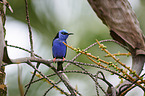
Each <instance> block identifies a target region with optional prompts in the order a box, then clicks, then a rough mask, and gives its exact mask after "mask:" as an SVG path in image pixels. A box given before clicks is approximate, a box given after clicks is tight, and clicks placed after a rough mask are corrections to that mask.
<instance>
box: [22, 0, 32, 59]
mask: <svg viewBox="0 0 145 96" xmlns="http://www.w3.org/2000/svg"><path fill="white" fill-rule="evenodd" d="M24 1H25V8H26V9H25V10H26V20H27V24H28V29H29V38H30V46H31V57H34V49H33V40H32V31H31V26H30V19H29V11H28V2H27V0H24Z"/></svg>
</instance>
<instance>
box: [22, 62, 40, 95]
mask: <svg viewBox="0 0 145 96" xmlns="http://www.w3.org/2000/svg"><path fill="white" fill-rule="evenodd" d="M39 65H40V63H39V62H37V65H36V68H37V69H38V67H39ZM36 72H37V71H36V70H34V72H33V75H32V77H31V80H30V82H29V84H28V86H27V88H26V91H25V94H24V96H26V94H27V92H28V90H29V88H30V86H31V84H32V81H33V79H34V77H35V74H36Z"/></svg>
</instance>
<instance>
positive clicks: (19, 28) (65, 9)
mask: <svg viewBox="0 0 145 96" xmlns="http://www.w3.org/2000/svg"><path fill="white" fill-rule="evenodd" d="M129 1H130V3H131V5H132V7H133V9H134V11H135V13H136V15H137V18H138V20H139V22H140V26H141V29H142V30H143V32H145V27H144V26H145V19H144V17H145V12H144V10H145V1H144V0H129ZM8 2H9V3H10V5H11V6H12V8H13V11H14V12H13V13H11V12H10V11H9V10H7V20H6V25H5V26H6V40H7V41H8V44H12V45H17V46H21V47H24V48H26V49H30V47H29V46H30V44H29V34H28V28H27V24H26V15H25V3H24V0H8ZM28 4H29V15H30V21H31V27H32V30H33V40H34V52H35V53H37V54H39V55H40V56H42V57H43V58H44V59H52V51H51V47H52V40H53V38H54V37H55V35H56V34H57V32H58V31H59V30H61V29H66V30H67V31H69V32H73V33H74V35H73V36H70V37H69V38H68V44H69V45H72V46H73V47H76V48H78V47H79V48H81V49H85V48H86V47H88V46H89V45H91V44H92V43H94V42H95V40H96V39H98V40H104V39H111V36H110V35H109V30H108V28H107V27H106V26H105V25H103V23H102V22H101V20H100V19H99V18H98V17H97V16H96V14H95V13H94V12H93V10H92V9H91V7H90V5H89V3H88V2H87V0H28ZM104 44H105V45H106V46H107V48H108V50H109V51H110V52H111V53H117V52H118V51H120V52H127V51H126V50H124V49H123V48H121V47H120V46H118V45H117V44H114V43H104ZM67 51H68V52H67V57H66V59H68V60H71V59H72V58H73V57H74V56H75V55H76V53H75V52H74V51H72V50H70V49H68V50H67ZM8 52H9V56H10V58H12V59H15V58H20V57H26V56H30V54H28V53H26V52H24V51H21V50H19V49H15V48H10V47H8ZM89 52H91V53H92V54H93V55H95V56H100V57H101V58H102V59H104V60H107V61H111V60H110V58H104V55H105V53H104V52H102V51H100V49H99V48H98V46H94V47H93V48H91V49H90V50H89ZM119 58H120V60H121V61H122V62H123V63H126V64H127V66H131V57H119ZM77 61H81V62H87V63H92V62H90V61H89V60H88V59H86V56H83V55H81V56H80V57H79V58H78V59H77ZM34 64H35V63H34ZM54 65H55V64H54ZM64 65H66V64H64ZM18 66H19V68H20V69H21V71H18ZM85 68H86V67H85ZM39 69H40V70H41V71H42V72H43V73H44V74H51V73H53V72H52V71H51V70H49V68H48V67H46V66H44V65H41V66H40V68H39ZM68 69H71V70H72V69H74V70H77V69H78V68H76V67H75V66H73V65H71V66H69V67H68ZM87 69H88V70H89V71H90V72H92V73H96V72H97V71H98V70H99V69H94V68H87ZM32 71H33V69H32V68H31V67H29V66H28V65H26V64H20V65H16V64H15V65H9V66H6V85H7V86H8V96H20V92H19V88H18V73H20V75H21V82H22V84H23V86H25V85H26V84H27V83H28V82H29V80H30V78H31V75H32V74H31V73H30V72H32ZM103 72H104V74H105V75H106V78H107V79H108V80H109V82H112V83H113V85H114V86H116V85H117V84H118V83H119V82H120V80H119V79H118V77H117V76H110V75H108V73H107V72H105V71H103ZM109 74H110V73H109ZM67 76H68V78H69V79H70V83H71V85H72V86H73V87H76V86H77V87H78V91H80V92H81V93H82V94H83V96H95V95H96V92H95V85H94V82H93V81H92V80H91V79H90V78H89V77H88V76H85V75H80V74H67ZM51 79H52V80H53V81H57V80H58V78H57V77H56V76H54V77H52V78H51ZM100 83H101V85H103V88H104V89H106V87H105V84H104V83H103V82H100ZM59 86H60V87H62V88H64V89H66V88H65V87H64V85H63V84H62V83H60V84H59ZM49 87H50V85H49V84H47V83H46V82H43V81H41V82H38V83H35V84H33V85H32V86H31V87H30V89H29V92H28V95H27V96H42V95H43V94H44V93H45V92H46V90H47V89H48V88H49ZM24 90H25V88H24ZM135 91H137V92H135ZM137 95H138V96H143V91H142V90H140V89H139V88H135V89H134V90H133V91H131V92H130V93H128V94H127V95H126V96H137ZM47 96H64V95H61V94H60V92H59V91H58V90H56V89H53V90H51V91H50V92H49V93H48V94H47Z"/></svg>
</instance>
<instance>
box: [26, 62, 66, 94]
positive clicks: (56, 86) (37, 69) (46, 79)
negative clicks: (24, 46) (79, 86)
mask: <svg viewBox="0 0 145 96" xmlns="http://www.w3.org/2000/svg"><path fill="white" fill-rule="evenodd" d="M27 64H29V65H30V66H31V67H32V68H34V69H35V70H36V71H37V72H38V73H39V74H40V75H41V76H42V77H43V78H45V79H46V80H48V81H49V82H50V83H51V84H52V85H53V86H55V87H56V88H57V89H58V90H60V91H61V92H62V93H64V94H65V95H66V96H69V94H68V93H67V92H65V91H64V90H62V89H61V88H60V87H58V86H57V85H56V84H54V83H53V82H52V81H51V80H50V79H49V78H47V77H46V76H45V75H44V74H42V73H41V72H40V71H39V70H38V69H37V68H35V66H33V65H32V63H31V62H30V61H29V60H28V61H27Z"/></svg>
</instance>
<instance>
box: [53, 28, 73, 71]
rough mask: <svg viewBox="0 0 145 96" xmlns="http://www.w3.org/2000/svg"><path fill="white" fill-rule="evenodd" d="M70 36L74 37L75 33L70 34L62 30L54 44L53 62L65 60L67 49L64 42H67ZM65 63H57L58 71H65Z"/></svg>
mask: <svg viewBox="0 0 145 96" xmlns="http://www.w3.org/2000/svg"><path fill="white" fill-rule="evenodd" d="M69 35H73V33H68V32H67V31H66V30H60V31H59V32H58V33H57V35H56V36H55V38H54V39H53V42H52V54H53V58H54V59H53V61H54V62H55V59H57V58H60V59H63V60H65V57H66V51H67V47H66V46H65V45H64V44H63V42H65V43H67V42H66V39H67V38H68V36H69ZM62 64H63V62H58V63H57V71H63V66H62Z"/></svg>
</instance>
